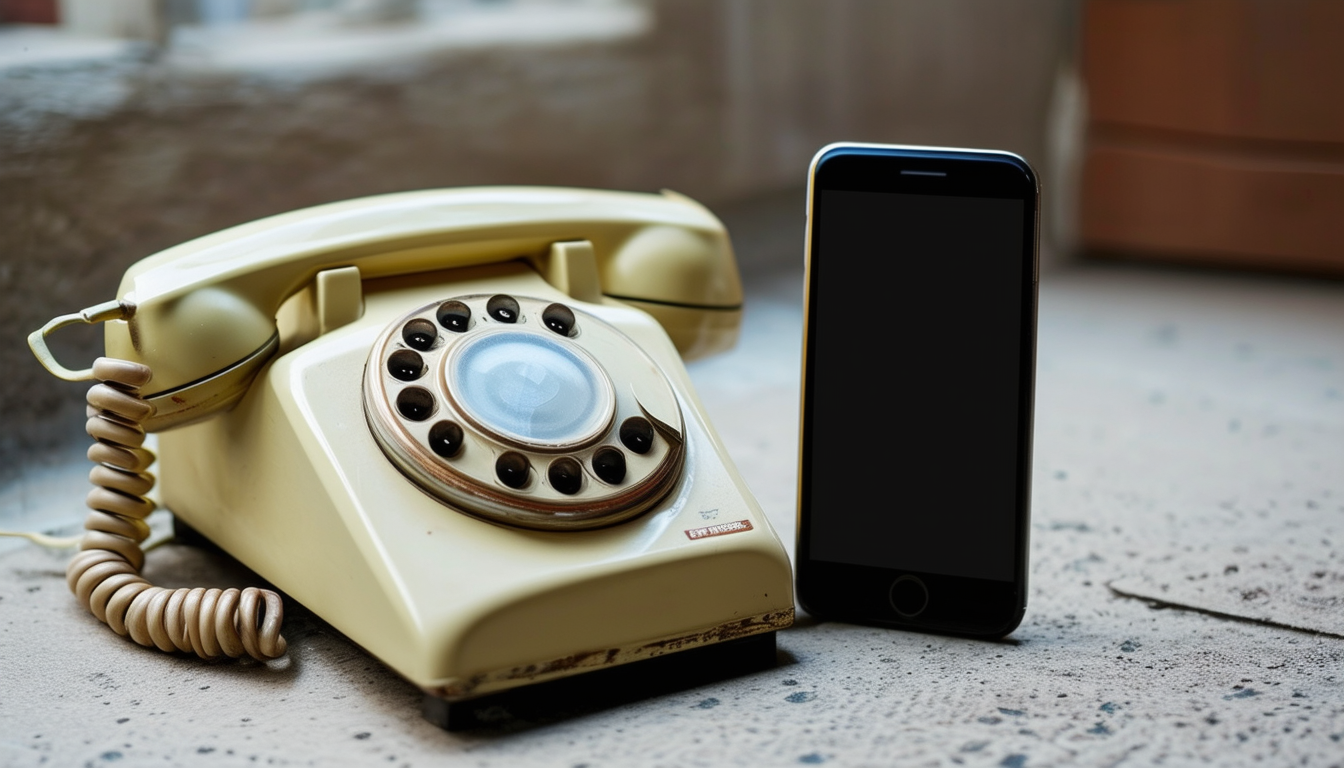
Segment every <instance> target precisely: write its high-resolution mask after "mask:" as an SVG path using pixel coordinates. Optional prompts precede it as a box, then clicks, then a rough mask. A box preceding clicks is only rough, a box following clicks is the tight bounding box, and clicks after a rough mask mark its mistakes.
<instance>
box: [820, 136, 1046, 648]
mask: <svg viewBox="0 0 1344 768" xmlns="http://www.w3.org/2000/svg"><path fill="white" fill-rule="evenodd" d="M903 170H904V171H914V172H915V173H914V174H902V173H901V171H903ZM939 174H942V175H939ZM828 189H832V190H845V191H868V192H895V193H902V194H916V195H944V196H954V197H999V198H1009V199H1020V200H1022V201H1023V202H1024V203H1025V205H1024V206H1023V208H1024V211H1023V217H1024V221H1023V224H1024V226H1023V242H1022V248H1021V254H1022V257H1023V258H1024V259H1026V260H1029V261H1030V263H1029V264H1025V265H1024V269H1023V270H1022V276H1023V277H1022V281H1021V284H1020V285H1019V288H1018V289H1019V291H1020V292H1021V307H1022V309H1021V317H1020V322H1021V326H1020V329H1019V334H1020V338H1022V339H1023V343H1022V345H1021V358H1020V360H1021V365H1020V366H1019V370H1020V371H1021V373H1020V376H1021V380H1020V381H1021V386H1020V388H1019V392H1020V396H1019V406H1018V407H1019V412H1018V435H1017V443H1018V446H1019V450H1018V462H1017V468H1016V470H1017V478H1018V483H1017V488H1018V494H1017V499H1016V508H1015V509H1014V517H1015V521H1014V522H1015V525H1014V531H1015V536H1014V541H1013V543H1012V546H1013V548H1014V561H1015V562H1014V569H1013V570H1014V576H1013V579H1012V580H1011V581H998V580H989V579H976V578H967V577H958V576H947V575H942V574H931V573H921V572H916V571H908V570H904V569H899V568H876V567H872V566H865V565H852V564H847V563H837V562H830V561H820V560H814V559H812V557H811V552H810V549H811V547H810V537H811V521H812V510H811V502H810V491H811V489H810V482H811V478H810V474H809V473H810V470H811V450H812V446H811V443H810V439H809V437H810V434H811V414H812V410H813V409H812V401H811V399H810V396H811V395H810V393H811V391H812V386H811V384H812V381H813V377H814V371H813V369H812V364H811V361H812V360H814V359H815V355H814V354H813V352H814V350H813V345H814V344H815V343H816V335H815V334H814V333H812V332H811V329H812V328H813V327H814V326H815V325H816V324H817V318H816V315H815V313H816V311H817V302H816V301H815V300H814V297H815V296H816V292H817V270H816V269H815V268H814V262H815V260H816V259H817V258H818V256H819V254H818V253H817V243H818V238H817V233H818V231H819V229H820V227H819V223H820V224H822V225H823V226H824V216H818V213H819V212H818V209H817V198H818V194H817V193H818V191H820V190H828ZM1039 211H1040V192H1039V185H1038V182H1037V179H1036V174H1035V173H1034V171H1033V170H1032V169H1031V166H1030V165H1028V164H1027V162H1026V161H1025V160H1023V159H1022V158H1021V157H1018V156H1017V155H1014V154H1011V153H1007V152H996V151H987V150H969V149H954V148H942V147H914V146H895V145H874V144H833V145H830V146H827V147H824V148H823V149H822V150H821V151H819V152H818V153H817V155H816V157H815V158H814V159H813V161H812V168H811V171H810V173H809V177H808V195H807V213H808V216H807V248H806V259H807V269H806V278H805V309H804V336H803V339H804V341H803V381H802V400H801V414H800V438H801V439H800V444H799V478H798V491H799V492H798V530H797V569H796V577H797V595H798V600H799V603H800V604H801V605H802V607H803V608H804V610H806V611H807V612H808V613H810V614H812V615H814V616H817V617H818V618H823V619H836V620H842V621H852V622H857V623H864V624H875V625H880V626H891V627H902V628H910V629H917V630H921V631H932V632H941V633H950V634H961V635H970V636H976V637H990V638H997V637H1002V636H1004V635H1006V634H1008V633H1010V632H1012V631H1013V630H1014V629H1015V628H1016V627H1017V626H1018V624H1019V623H1021V620H1022V618H1023V616H1024V615H1025V612H1026V603H1027V571H1028V547H1029V533H1030V506H1031V451H1032V432H1033V419H1034V408H1033V406H1034V393H1035V371H1036V365H1035V360H1036V313H1037V283H1038V271H1039V254H1038V250H1039V249H1038V230H1039ZM905 575H912V576H915V577H917V578H919V579H920V580H921V581H922V582H923V583H924V584H925V586H926V587H927V589H928V594H929V598H928V605H927V607H926V608H925V609H924V610H923V611H922V612H921V613H920V614H919V615H918V616H916V617H913V618H906V617H903V616H901V615H900V614H898V613H897V612H896V610H895V609H894V608H893V607H892V605H891V601H890V598H889V595H890V589H891V587H892V585H893V583H894V582H895V580H896V579H898V578H900V577H902V576H905Z"/></svg>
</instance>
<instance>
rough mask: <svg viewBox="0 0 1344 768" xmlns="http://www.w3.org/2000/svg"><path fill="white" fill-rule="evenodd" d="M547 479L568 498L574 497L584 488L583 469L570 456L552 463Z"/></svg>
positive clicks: (547, 472)
mask: <svg viewBox="0 0 1344 768" xmlns="http://www.w3.org/2000/svg"><path fill="white" fill-rule="evenodd" d="M546 477H547V479H549V480H550V481H551V487H552V488H554V489H555V490H557V491H559V492H561V493H563V494H565V495H566V496H573V495H574V494H576V493H578V492H579V489H580V488H582V487H583V467H581V466H579V462H577V461H575V460H573V459H571V458H569V457H568V456H565V457H562V458H559V459H556V460H555V461H552V462H551V466H550V468H549V469H547V470H546Z"/></svg>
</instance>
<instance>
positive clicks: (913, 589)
mask: <svg viewBox="0 0 1344 768" xmlns="http://www.w3.org/2000/svg"><path fill="white" fill-rule="evenodd" d="M889 598H890V600H891V607H892V608H893V609H895V611H896V613H898V614H900V615H901V616H903V617H905V618H907V619H913V618H914V617H916V616H918V615H919V614H921V613H923V612H924V609H925V608H927V607H928V606H929V588H928V587H926V586H924V582H923V581H921V580H920V579H919V577H918V576H902V577H900V578H899V579H897V580H896V581H894V582H892V584H891V592H890V595H889Z"/></svg>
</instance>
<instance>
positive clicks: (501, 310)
mask: <svg viewBox="0 0 1344 768" xmlns="http://www.w3.org/2000/svg"><path fill="white" fill-rule="evenodd" d="M485 311H486V312H489V313H490V316H491V317H493V318H495V319H496V320H498V321H499V322H501V323H516V322H518V301H517V300H516V299H514V298H513V297H512V296H505V295H504V294H502V293H501V294H499V295H498V296H492V297H490V300H489V301H487V302H486V303H485Z"/></svg>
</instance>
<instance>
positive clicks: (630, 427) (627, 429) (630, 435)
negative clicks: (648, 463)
mask: <svg viewBox="0 0 1344 768" xmlns="http://www.w3.org/2000/svg"><path fill="white" fill-rule="evenodd" d="M621 445H624V446H625V447H626V448H629V449H630V450H632V451H634V452H635V453H638V454H639V455H641V456H643V455H644V454H646V453H648V452H649V449H650V448H652V447H653V425H652V424H650V423H649V420H648V419H646V418H644V417H643V416H631V417H630V418H628V419H626V420H625V421H623V422H621Z"/></svg>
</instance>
